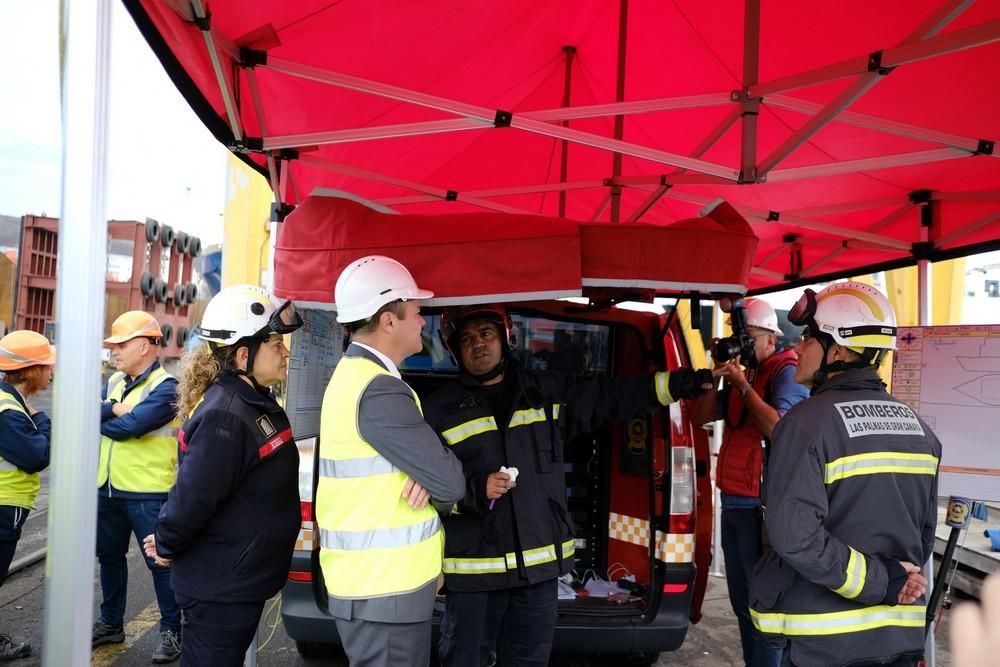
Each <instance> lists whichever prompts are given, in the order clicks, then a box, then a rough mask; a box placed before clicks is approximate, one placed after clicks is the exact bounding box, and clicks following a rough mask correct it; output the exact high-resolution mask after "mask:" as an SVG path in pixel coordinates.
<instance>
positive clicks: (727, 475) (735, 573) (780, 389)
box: [692, 299, 809, 667]
mask: <svg viewBox="0 0 1000 667" xmlns="http://www.w3.org/2000/svg"><path fill="white" fill-rule="evenodd" d="M744 306H745V309H746V333H747V334H748V335H750V336H752V337H753V347H754V354H755V359H753V360H744V359H741V358H739V357H737V358H735V359H730V360H729V361H726V362H721V363H717V364H716V369H717V371H716V372H717V373H718V374H720V375H721V376H722V378H723V380H724V385H723V388H722V389H720V390H718V391H710V392H707V393H706V394H704V395H703V396H701V397H699V398H698V400H697V402H695V404H694V409H693V410H692V413H693V419H694V421H695V423H698V424H703V423H705V422H707V421H714V420H717V419H724V420H725V425H726V427H725V431H724V436H723V442H722V449H721V450H720V451H719V459H718V462H717V464H716V469H715V483H716V486H718V487H719V493H720V495H721V501H720V502H721V505H722V519H721V523H722V529H721V532H722V554H723V557H724V560H725V563H726V587H727V589H728V590H729V603H730V605H732V607H733V613H734V614H736V619H737V622H738V623H739V628H740V643H741V644H742V647H743V662H744V663H745V664H746V665H747V667H778V665H779V664H781V650H780V649H778V648H776V647H774V646H773V645H772V644H771V643H770V642H769V641H767V640H765V639H764V637H762V636H761V634H760V633H759V632H757V629H756V628H754V626H753V621H752V620H751V619H750V606H749V605H750V601H749V599H748V596H749V593H750V591H749V589H750V580H751V579H752V578H753V569H754V566H755V565H757V561H758V560H759V559H760V557H761V555H763V553H764V547H763V540H762V539H761V522H762V516H761V511H760V480H761V473H762V471H763V467H764V447H763V443H764V441H765V440H766V441H768V442H769V441H770V437H771V433H772V432H773V431H774V425H775V424H776V423H777V422H778V419H780V418H781V416H782V415H784V414H785V413H786V412H788V410H789V409H790V408H791V407H792V406H793V405H795V404H796V403H799V402H800V401H803V400H805V398H806V397H808V396H809V392H808V390H806V388H805V387H803V386H802V385H800V384H798V383H797V382H795V365H796V356H795V351H794V350H790V349H784V350H781V349H778V336H780V335H781V328H780V327H779V326H778V314H777V313H776V312H774V308H773V307H772V306H771V304H769V303H767V302H766V301H763V300H761V299H746V300H745V301H744ZM744 363H745V365H746V369H747V370H744Z"/></svg>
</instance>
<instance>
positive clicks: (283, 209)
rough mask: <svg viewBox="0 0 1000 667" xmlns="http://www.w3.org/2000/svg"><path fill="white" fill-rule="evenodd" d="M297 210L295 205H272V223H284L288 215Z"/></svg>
mask: <svg viewBox="0 0 1000 667" xmlns="http://www.w3.org/2000/svg"><path fill="white" fill-rule="evenodd" d="M294 210H295V205H294V204H285V203H282V202H272V203H271V222H284V221H285V218H287V217H288V214H289V213H291V212H292V211H294Z"/></svg>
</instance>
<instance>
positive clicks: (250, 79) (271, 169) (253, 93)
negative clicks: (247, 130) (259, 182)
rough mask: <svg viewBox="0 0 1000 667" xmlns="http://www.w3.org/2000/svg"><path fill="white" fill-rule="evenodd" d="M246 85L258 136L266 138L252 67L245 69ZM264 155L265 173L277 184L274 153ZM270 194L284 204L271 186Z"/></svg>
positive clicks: (262, 106) (259, 97) (255, 74)
mask: <svg viewBox="0 0 1000 667" xmlns="http://www.w3.org/2000/svg"><path fill="white" fill-rule="evenodd" d="M247 85H248V86H249V87H250V99H252V100H253V108H254V113H256V114H257V125H258V126H259V127H260V134H261V136H262V137H267V134H268V133H267V119H266V118H264V101H263V99H261V96H260V86H259V85H258V83H257V72H255V71H254V69H253V68H252V67H250V68H247ZM264 155H265V159H266V160H267V173H268V174H269V175H270V177H271V183H272V184H273V183H277V182H278V165H277V164H276V163H275V161H274V153H272V152H271V151H267V152H266V153H265V154H264ZM271 192H273V193H274V200H275V201H276V202H277V203H279V204H281V203H284V202H283V201H282V199H281V198H280V197H278V191H277V190H276V189H275V188H274V186H273V185H272V186H271Z"/></svg>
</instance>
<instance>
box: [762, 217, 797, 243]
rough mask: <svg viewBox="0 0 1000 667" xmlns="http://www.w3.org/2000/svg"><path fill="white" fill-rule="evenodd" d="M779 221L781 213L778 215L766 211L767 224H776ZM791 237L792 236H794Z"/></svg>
mask: <svg viewBox="0 0 1000 667" xmlns="http://www.w3.org/2000/svg"><path fill="white" fill-rule="evenodd" d="M779 220H781V213H779V212H778V211H768V212H767V221H768V222H778V221H779ZM792 236H794V234H793V235H792ZM786 243H791V241H786Z"/></svg>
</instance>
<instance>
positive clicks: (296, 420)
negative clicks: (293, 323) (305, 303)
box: [285, 308, 344, 440]
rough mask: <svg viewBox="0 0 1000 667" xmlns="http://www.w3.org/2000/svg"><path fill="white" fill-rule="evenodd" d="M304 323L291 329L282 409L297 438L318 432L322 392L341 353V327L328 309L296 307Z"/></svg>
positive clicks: (342, 329)
mask: <svg viewBox="0 0 1000 667" xmlns="http://www.w3.org/2000/svg"><path fill="white" fill-rule="evenodd" d="M298 312H299V314H300V315H301V316H302V321H303V325H302V327H301V328H299V329H297V330H296V331H294V332H292V346H291V350H290V351H291V356H290V357H289V358H288V384H287V387H286V393H285V396H286V398H285V412H287V413H288V420H289V421H290V422H291V425H292V433H293V434H294V435H295V439H296V440H301V439H303V438H311V437H314V436H317V435H319V414H320V408H322V407H323V394H324V393H325V392H326V385H327V384H329V382H330V376H331V375H333V369H334V367H335V366H336V365H337V362H338V361H340V357H341V356H343V353H344V328H343V327H342V326H341V325H340V324H337V320H336V316H337V314H336V313H334V312H331V311H328V310H317V309H310V308H303V309H299V310H298Z"/></svg>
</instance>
